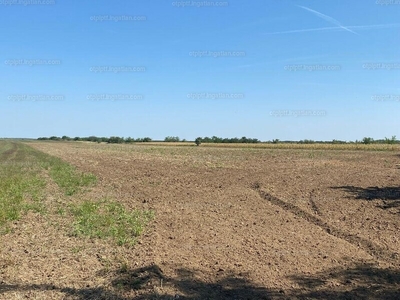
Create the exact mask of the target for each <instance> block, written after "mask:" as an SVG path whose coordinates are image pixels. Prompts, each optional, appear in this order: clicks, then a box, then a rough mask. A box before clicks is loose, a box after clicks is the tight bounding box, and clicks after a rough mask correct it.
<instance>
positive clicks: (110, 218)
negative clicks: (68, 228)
mask: <svg viewBox="0 0 400 300" xmlns="http://www.w3.org/2000/svg"><path fill="white" fill-rule="evenodd" d="M71 212H72V214H73V215H74V217H75V222H74V229H73V233H74V234H75V235H77V236H80V235H83V236H88V237H90V238H100V239H107V238H110V239H112V240H114V241H115V242H116V243H117V244H118V245H120V246H122V245H125V244H129V245H133V244H134V243H135V239H136V237H138V236H139V235H140V234H141V233H142V231H143V229H144V226H145V225H146V223H147V222H148V221H149V220H150V219H151V218H152V213H151V212H147V211H139V210H134V211H127V210H126V209H125V208H124V207H123V206H122V204H120V203H118V202H115V201H108V200H104V201H101V202H95V201H84V202H83V203H81V204H79V205H73V206H72V207H71Z"/></svg>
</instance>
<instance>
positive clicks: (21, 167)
mask: <svg viewBox="0 0 400 300" xmlns="http://www.w3.org/2000/svg"><path fill="white" fill-rule="evenodd" d="M43 167H44V168H45V169H47V170H48V171H49V174H50V176H51V177H52V179H53V180H54V181H55V182H56V183H57V184H58V185H59V186H60V187H61V188H62V189H63V190H64V191H65V193H66V194H67V195H72V194H73V193H75V192H77V191H78V190H79V189H80V188H81V187H83V186H87V185H89V184H91V183H93V182H95V180H96V177H95V176H94V175H92V174H85V173H80V172H77V171H76V170H75V168H73V167H72V166H71V165H69V164H67V163H65V162H63V161H62V160H61V159H58V158H55V157H52V156H49V155H46V154H44V153H42V152H39V151H37V150H35V149H33V148H31V147H28V146H26V145H23V144H20V143H15V142H3V141H0V230H1V231H3V232H4V231H6V232H7V231H8V229H7V227H6V223H7V222H8V221H13V220H18V219H19V218H20V217H21V215H22V214H23V213H25V212H26V211H28V210H34V211H37V212H40V213H45V212H46V211H47V210H46V207H45V206H44V205H43V203H42V199H43V197H44V189H45V187H46V181H45V179H44V177H43V176H42V175H43Z"/></svg>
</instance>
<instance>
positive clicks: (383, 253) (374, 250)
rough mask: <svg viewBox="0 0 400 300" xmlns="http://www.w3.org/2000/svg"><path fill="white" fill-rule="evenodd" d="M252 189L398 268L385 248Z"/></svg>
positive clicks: (262, 196)
mask: <svg viewBox="0 0 400 300" xmlns="http://www.w3.org/2000/svg"><path fill="white" fill-rule="evenodd" d="M253 189H254V190H255V191H257V192H258V194H259V196H260V197H261V198H262V199H265V200H267V201H269V202H270V203H272V204H273V205H276V206H279V207H280V208H282V209H284V210H286V211H288V212H290V213H292V214H294V215H296V216H298V217H300V218H302V219H304V220H305V221H307V222H309V223H311V224H313V225H315V226H318V227H320V228H321V229H323V230H324V231H325V232H326V233H328V234H329V235H332V236H334V237H336V238H339V239H342V240H344V241H346V242H348V243H350V244H352V245H354V246H356V247H359V248H361V249H362V250H364V251H365V252H367V253H368V254H370V255H371V256H373V257H374V258H375V259H377V260H380V261H384V262H387V263H389V264H391V265H393V266H396V267H398V266H399V265H400V260H399V257H398V254H397V253H394V252H391V251H389V250H387V249H386V248H383V247H381V246H379V245H377V244H375V243H373V242H371V241H369V240H367V239H364V238H362V237H359V236H357V235H354V234H350V233H348V232H345V231H342V230H340V229H338V228H335V227H334V226H332V225H330V224H328V223H327V222H325V221H323V220H322V219H320V218H318V217H316V216H313V215H312V214H310V213H308V212H306V211H304V210H302V209H301V208H299V207H297V206H296V205H293V204H291V203H288V202H285V201H283V200H281V199H279V198H277V197H275V196H272V195H271V194H269V193H267V192H265V191H263V190H262V189H261V187H260V186H259V185H258V184H256V185H254V186H253Z"/></svg>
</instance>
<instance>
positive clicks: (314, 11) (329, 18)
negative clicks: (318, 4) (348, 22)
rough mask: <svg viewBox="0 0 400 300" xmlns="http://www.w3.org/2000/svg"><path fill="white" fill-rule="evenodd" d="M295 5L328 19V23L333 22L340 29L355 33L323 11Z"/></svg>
mask: <svg viewBox="0 0 400 300" xmlns="http://www.w3.org/2000/svg"><path fill="white" fill-rule="evenodd" d="M297 7H300V8H302V9H305V10H307V11H309V12H311V13H313V14H315V15H317V16H318V17H320V18H322V19H324V20H325V21H328V22H329V23H332V24H335V25H337V26H339V27H340V28H342V29H344V30H346V31H348V32H351V33H353V34H357V33H356V32H354V31H353V30H350V29H349V28H347V27H345V26H343V25H342V24H340V22H339V21H338V20H336V19H334V18H332V17H330V16H327V15H324V14H323V13H320V12H319V11H316V10H313V9H311V8H308V7H305V6H300V5H297Z"/></svg>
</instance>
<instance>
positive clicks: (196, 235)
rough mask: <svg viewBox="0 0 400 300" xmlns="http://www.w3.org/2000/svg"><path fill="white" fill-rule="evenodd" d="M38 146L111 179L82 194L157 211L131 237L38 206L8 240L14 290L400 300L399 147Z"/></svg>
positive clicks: (7, 275) (61, 294)
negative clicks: (76, 227)
mask: <svg viewBox="0 0 400 300" xmlns="http://www.w3.org/2000/svg"><path fill="white" fill-rule="evenodd" d="M31 145H32V146H33V147H35V148H36V149H39V150H42V151H43V152H46V153H49V154H51V155H55V156H58V157H61V158H63V159H65V160H66V161H68V162H70V163H71V164H73V165H75V166H76V167H77V168H79V169H80V170H84V171H88V172H92V173H94V174H95V175H96V176H97V177H98V178H99V182H98V184H97V186H96V187H94V188H93V189H92V190H90V191H86V192H85V193H82V194H80V195H78V196H77V197H86V198H91V199H101V198H103V197H109V198H113V199H117V200H118V201H121V203H123V204H124V205H125V206H126V207H129V208H144V209H151V210H154V212H155V219H154V220H153V221H152V223H151V224H150V225H149V226H148V227H147V230H146V232H145V234H144V235H142V237H141V238H140V241H139V243H138V244H137V245H136V246H135V247H134V248H126V247H117V246H114V245H112V244H111V243H107V242H106V241H99V240H85V239H78V238H74V237H71V236H69V235H68V226H69V224H68V223H66V222H65V221H64V222H63V221H62V219H59V218H57V217H52V216H41V215H38V214H29V215H27V216H26V217H25V218H24V219H23V220H21V221H19V222H15V224H14V225H13V226H15V228H16V230H15V231H14V232H13V233H11V234H9V235H7V236H3V237H0V239H1V242H2V245H3V246H2V252H1V256H0V267H1V269H0V270H1V273H0V276H1V277H0V280H1V283H0V298H2V299H25V298H30V299H44V298H48V299H178V298H179V299H296V298H297V299H314V298H315V299H320V298H339V299H359V298H361V299H396V298H400V234H399V232H400V231H399V229H400V169H399V168H398V164H399V163H400V155H399V153H396V152H365V151H328V150H324V151H311V150H279V149H273V150H268V149H229V148H224V149H219V148H203V147H201V146H200V147H175V146H174V147H163V146H143V145H122V146H121V145H107V144H91V143H73V142H71V143H69V142H68V143H50V142H40V143H31ZM49 189H50V191H51V193H50V194H51V195H52V196H50V197H48V199H47V200H46V201H49V202H52V201H60V202H62V201H64V202H65V201H74V198H71V199H69V198H67V199H65V197H64V196H63V195H61V194H60V192H59V191H58V189H57V187H56V186H54V184H53V185H52V183H51V182H50V183H49Z"/></svg>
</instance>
